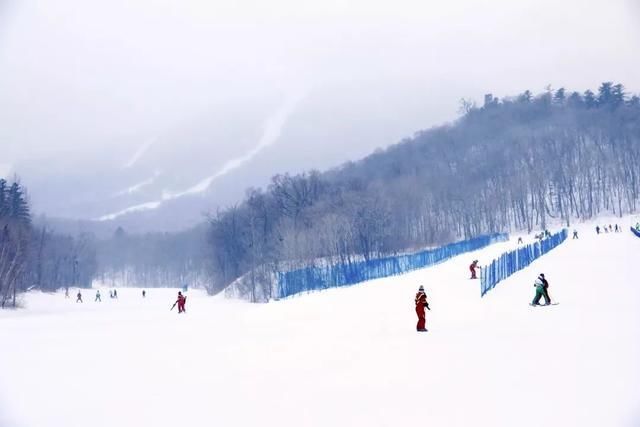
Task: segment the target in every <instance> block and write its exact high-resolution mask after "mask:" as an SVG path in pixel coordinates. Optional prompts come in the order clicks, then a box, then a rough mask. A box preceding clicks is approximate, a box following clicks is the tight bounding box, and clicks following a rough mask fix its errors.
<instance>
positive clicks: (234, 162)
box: [96, 93, 302, 221]
mask: <svg viewBox="0 0 640 427" xmlns="http://www.w3.org/2000/svg"><path fill="white" fill-rule="evenodd" d="M301 99H302V94H301V93H297V94H295V95H293V96H290V97H288V98H287V100H286V101H285V103H284V105H283V106H281V107H280V108H279V109H278V110H276V111H275V112H274V113H273V114H272V115H271V116H270V117H269V118H268V119H267V120H266V122H265V124H264V130H263V132H262V136H261V137H260V139H259V140H258V143H257V144H256V145H255V147H253V148H252V149H251V150H249V151H248V152H246V153H245V154H243V155H241V156H239V157H236V158H234V159H231V160H229V161H227V162H226V163H225V164H223V165H222V167H221V168H220V170H218V171H217V172H216V173H214V174H213V175H211V176H208V177H206V178H204V179H202V180H201V181H200V182H198V183H197V184H195V185H193V186H192V187H190V188H188V189H186V190H184V191H178V192H170V191H164V192H163V193H162V197H161V198H160V200H155V201H151V202H146V203H141V204H138V205H135V206H131V207H128V208H126V209H122V210H120V211H118V212H114V213H111V214H107V215H103V216H101V217H99V218H97V219H96V220H97V221H108V220H113V219H116V218H118V217H120V216H122V215H125V214H128V213H132V212H139V211H145V210H149V209H157V208H158V207H160V206H161V205H162V203H164V202H166V201H169V200H174V199H177V198H179V197H184V196H187V195H194V194H201V193H204V192H205V191H206V190H207V189H208V188H209V187H210V186H211V184H213V182H214V181H215V180H216V179H218V178H220V177H222V176H224V175H227V174H228V173H229V172H232V171H234V170H236V169H238V168H240V167H242V166H244V165H245V164H247V163H248V162H250V161H251V160H252V159H253V158H254V157H255V156H256V155H258V154H259V153H260V152H261V151H262V150H264V149H265V148H267V147H269V146H271V145H273V144H274V143H275V142H276V141H277V140H278V138H279V137H280V134H281V132H282V129H283V128H284V125H285V124H286V122H287V119H288V118H289V116H290V115H291V114H292V113H293V111H294V110H295V108H296V106H297V105H298V103H299V102H300V100H301Z"/></svg>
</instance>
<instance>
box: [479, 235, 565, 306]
mask: <svg viewBox="0 0 640 427" xmlns="http://www.w3.org/2000/svg"><path fill="white" fill-rule="evenodd" d="M566 239H567V230H566V229H564V230H562V231H561V232H559V233H556V234H553V235H552V236H550V237H548V238H546V239H544V240H542V241H540V242H536V243H532V244H530V245H527V246H523V247H521V248H519V249H516V250H515V251H511V252H506V253H504V254H502V256H501V257H500V258H498V259H496V260H493V262H492V263H491V264H490V265H488V266H487V267H484V268H483V269H482V276H481V278H480V295H481V296H484V295H485V294H486V293H487V292H489V291H490V290H491V289H493V288H495V287H496V285H497V284H498V283H499V282H500V281H501V280H504V279H506V278H507V277H509V276H511V275H512V274H513V273H515V272H516V271H520V270H522V269H523V268H525V267H527V266H528V265H529V264H531V263H532V262H533V261H535V260H536V259H538V258H540V257H541V256H542V255H544V254H546V253H547V252H549V251H550V250H551V249H553V248H555V247H556V246H558V245H559V244H561V243H562V242H564V241H565V240H566Z"/></svg>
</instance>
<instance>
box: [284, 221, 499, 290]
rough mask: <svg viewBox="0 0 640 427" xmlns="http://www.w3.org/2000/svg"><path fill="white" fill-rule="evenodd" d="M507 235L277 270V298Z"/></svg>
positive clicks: (395, 269)
mask: <svg viewBox="0 0 640 427" xmlns="http://www.w3.org/2000/svg"><path fill="white" fill-rule="evenodd" d="M508 238H509V236H508V235H507V234H500V233H496V234H491V235H486V236H480V237H476V238H473V239H469V240H464V241H461V242H456V243H451V244H449V245H446V246H442V247H439V248H435V249H428V250H425V251H421V252H417V253H414V254H407V255H399V256H394V257H387V258H379V259H372V260H369V261H354V262H350V263H338V264H333V265H327V266H320V267H307V268H303V269H300V270H293V271H287V272H284V273H279V275H278V289H277V292H276V293H277V298H285V297H288V296H290V295H295V294H297V293H300V292H307V291H315V290H320V289H327V288H333V287H339V286H347V285H353V284H355V283H359V282H364V281H365V280H372V279H379V278H381V277H388V276H394V275H397V274H402V273H406V272H408V271H411V270H415V269H418V268H423V267H427V266H430V265H434V264H437V263H439V262H442V261H444V260H447V259H449V258H451V257H454V256H456V255H460V254H462V253H465V252H469V251H474V250H477V249H481V248H483V247H485V246H488V245H490V244H492V243H494V242H502V241H506V240H508Z"/></svg>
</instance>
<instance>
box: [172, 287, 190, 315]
mask: <svg viewBox="0 0 640 427" xmlns="http://www.w3.org/2000/svg"><path fill="white" fill-rule="evenodd" d="M186 303H187V297H185V296H184V295H182V292H180V291H178V299H177V300H176V302H174V303H173V305H172V306H171V310H173V307H175V306H176V304H177V305H178V313H185V312H186V310H185V308H184V306H185V304H186Z"/></svg>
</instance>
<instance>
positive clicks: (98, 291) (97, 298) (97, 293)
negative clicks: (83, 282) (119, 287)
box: [94, 289, 102, 302]
mask: <svg viewBox="0 0 640 427" xmlns="http://www.w3.org/2000/svg"><path fill="white" fill-rule="evenodd" d="M94 302H102V298H101V297H100V289H98V290H97V291H96V299H95V300H94Z"/></svg>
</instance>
